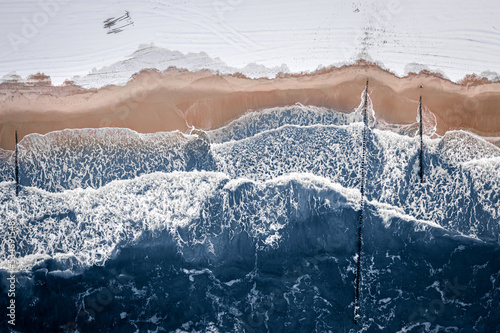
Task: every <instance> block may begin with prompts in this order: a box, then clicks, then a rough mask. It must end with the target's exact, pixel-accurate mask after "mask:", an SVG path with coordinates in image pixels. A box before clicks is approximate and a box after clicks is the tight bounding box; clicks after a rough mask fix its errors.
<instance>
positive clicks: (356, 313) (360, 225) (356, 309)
mask: <svg viewBox="0 0 500 333" xmlns="http://www.w3.org/2000/svg"><path fill="white" fill-rule="evenodd" d="M364 99H365V101H364V105H363V152H362V159H361V188H360V192H361V210H360V212H359V223H358V262H357V266H356V294H355V299H354V323H355V324H356V325H357V324H358V317H359V285H360V282H361V243H362V240H361V237H362V232H363V208H364V201H365V163H366V130H367V127H368V115H367V108H368V80H366V87H365V98H364Z"/></svg>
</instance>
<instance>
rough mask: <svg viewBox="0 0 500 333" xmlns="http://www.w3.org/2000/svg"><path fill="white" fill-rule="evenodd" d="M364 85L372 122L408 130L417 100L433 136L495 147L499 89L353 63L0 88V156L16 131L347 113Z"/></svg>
mask: <svg viewBox="0 0 500 333" xmlns="http://www.w3.org/2000/svg"><path fill="white" fill-rule="evenodd" d="M367 79H368V80H369V87H370V88H369V92H370V97H371V99H372V101H373V107H374V110H375V113H376V116H377V117H378V118H380V119H383V120H385V121H387V122H389V123H394V124H410V123H414V122H415V119H416V116H417V108H418V100H419V96H420V95H422V98H423V103H424V105H425V106H426V107H427V108H429V109H430V111H431V112H433V113H434V115H435V116H436V118H437V133H438V134H441V135H442V134H444V133H445V132H446V131H448V130H455V129H463V130H467V131H470V132H473V133H476V134H478V135H481V136H484V137H488V138H491V139H492V141H495V139H494V138H496V137H500V83H488V82H483V81H481V80H475V79H473V78H472V79H468V80H464V81H463V82H461V84H456V83H453V82H451V81H449V80H446V79H443V78H441V77H439V76H437V75H435V74H431V73H420V74H418V75H417V74H412V75H410V76H408V77H404V78H398V77H396V76H395V75H393V74H392V73H390V72H387V71H385V70H383V69H381V68H380V67H377V66H376V65H373V64H367V63H364V62H360V63H358V64H355V65H350V66H344V67H341V68H330V69H325V70H322V71H318V72H315V73H310V74H294V75H284V76H282V77H278V78H275V79H249V78H246V77H244V76H243V75H225V76H221V75H215V74H212V73H211V72H209V71H201V72H194V73H193V72H189V71H186V70H179V69H169V70H167V71H165V72H163V73H161V72H158V71H155V70H144V71H142V72H141V73H139V74H136V75H134V76H133V78H132V79H131V80H130V81H129V82H128V83H127V84H126V85H125V86H107V87H104V88H101V89H92V90H86V89H83V88H80V87H77V86H73V85H71V84H67V85H65V86H55V87H54V86H52V85H51V84H50V83H47V82H43V83H42V82H40V83H37V82H31V83H30V84H29V85H27V84H24V83H23V84H20V83H13V82H11V83H2V84H0V147H1V148H3V149H12V148H13V147H14V131H15V130H16V129H17V130H18V134H19V138H20V139H21V138H22V137H23V136H25V135H27V134H30V133H41V134H44V133H47V132H50V131H54V130H61V129H65V128H99V127H126V128H130V129H133V130H135V131H137V132H141V133H152V132H158V131H171V130H176V129H178V130H180V131H185V130H187V128H188V125H189V126H191V125H192V126H195V127H196V128H201V129H213V128H217V127H220V126H222V125H224V124H226V123H228V122H229V121H231V120H233V119H235V118H237V117H239V116H240V115H242V114H244V113H245V112H247V111H249V110H258V109H262V108H270V107H278V106H287V105H293V104H295V103H301V104H304V105H314V106H320V107H328V108H332V109H336V110H339V111H343V112H352V111H353V110H354V109H355V108H356V107H357V106H358V105H359V104H360V101H361V94H362V92H363V90H364V88H365V84H366V80H367ZM420 86H422V88H420ZM497 142H498V141H497Z"/></svg>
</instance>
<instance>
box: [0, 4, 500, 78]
mask: <svg viewBox="0 0 500 333" xmlns="http://www.w3.org/2000/svg"><path fill="white" fill-rule="evenodd" d="M125 11H128V12H129V13H130V21H132V22H133V25H130V26H128V27H124V28H123V31H122V32H120V33H117V34H107V32H108V31H109V29H107V28H105V27H104V24H103V21H104V20H106V19H108V18H110V17H118V16H121V15H123V14H124V13H125ZM499 13H500V2H498V1H495V0H485V1H481V2H473V1H464V0H457V1H453V0H446V1H432V0H420V1H411V0H384V1H380V0H368V1H361V0H355V1H345V0H343V1H323V0H313V1H291V0H287V1H284V0H281V1H278V0H276V1H264V0H254V1H249V0H218V1H202V0H193V1H181V0H171V1H159V0H144V1H134V0H122V1H116V0H3V1H2V2H0V31H2V32H3V33H2V34H0V77H2V76H4V75H7V74H9V76H12V74H13V73H12V72H13V71H15V72H16V73H17V74H18V75H21V76H22V77H26V76H27V75H29V74H33V73H35V72H38V71H41V72H44V73H45V74H47V75H50V76H51V77H52V82H53V83H54V84H61V83H62V82H63V81H64V80H65V79H68V78H72V77H73V76H75V75H79V76H80V78H79V79H78V78H77V79H76V80H77V81H80V82H81V83H82V84H84V85H85V86H95V87H98V86H102V85H106V84H109V83H114V84H124V83H126V81H127V80H128V79H129V78H130V74H131V73H134V72H136V71H138V70H140V69H142V68H158V69H164V68H168V67H169V66H178V67H185V68H187V69H191V70H198V69H201V68H208V69H210V70H213V71H214V72H216V71H220V72H222V73H226V72H235V71H238V72H243V73H245V74H247V75H249V76H251V77H260V76H266V77H273V76H275V75H276V74H277V73H279V72H287V71H290V72H301V71H312V70H315V69H317V68H319V67H323V66H328V65H332V64H334V65H340V64H345V63H351V62H353V61H355V60H356V59H359V58H364V59H371V60H373V61H375V62H379V63H381V64H382V65H383V66H384V67H386V68H388V69H390V70H391V71H393V72H394V73H396V74H397V75H404V74H406V73H407V72H410V71H419V70H421V69H428V70H431V71H436V72H440V73H443V74H444V75H445V76H446V77H449V78H450V79H451V80H454V81H457V80H460V79H461V78H463V76H464V75H465V74H470V73H477V74H481V75H483V76H485V77H488V78H490V79H493V80H498V78H499V75H498V73H499V72H500V38H499V36H500V24H499V23H498V16H499ZM150 43H154V45H156V47H153V48H152V47H151V44H150ZM139 45H143V46H141V47H140V48H139V49H138V46H139ZM144 45H148V47H146V48H144ZM205 52H206V53H205ZM93 69H94V70H93ZM89 73H90V74H91V75H89V76H88V77H84V76H86V75H88V74H89Z"/></svg>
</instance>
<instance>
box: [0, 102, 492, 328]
mask: <svg viewBox="0 0 500 333" xmlns="http://www.w3.org/2000/svg"><path fill="white" fill-rule="evenodd" d="M415 114H417V112H415ZM368 118H369V119H368V120H369V121H368V127H367V128H366V133H365V134H366V135H365V141H366V142H365V147H366V156H365V160H364V163H363V152H362V147H363V142H362V140H363V134H362V133H363V127H364V123H363V121H362V114H361V108H359V109H358V110H357V111H356V112H354V113H351V114H343V113H340V112H336V111H334V110H328V109H324V108H316V107H311V106H302V105H294V106H290V107H285V108H274V109H268V110H262V111H259V112H251V113H248V114H246V115H244V116H242V117H241V118H239V119H237V120H235V121H233V122H231V123H229V124H228V125H226V126H224V127H222V128H219V129H217V130H212V131H201V130H197V129H193V130H192V131H191V133H190V134H184V133H180V132H163V133H154V134H139V133H136V132H134V131H131V130H128V129H120V128H103V129H80V130H76V129H73V130H64V131H58V132H51V133H48V134H46V135H38V134H30V135H28V136H26V137H25V138H24V139H23V140H22V141H21V142H20V143H19V145H18V150H19V167H20V185H21V186H20V190H19V196H18V197H17V198H16V196H15V182H14V154H13V152H10V151H1V154H0V181H1V182H0V202H1V205H0V216H1V220H2V221H5V222H8V221H15V223H16V228H17V229H16V230H17V231H18V234H17V239H16V241H17V250H18V252H19V253H18V258H17V260H16V262H15V264H16V268H15V269H14V270H13V272H14V273H15V274H16V277H17V280H18V283H17V289H16V305H17V306H16V326H15V327H13V326H10V325H8V324H7V322H6V319H5V318H2V319H1V321H0V323H1V326H2V327H1V329H2V330H3V331H6V330H7V329H8V330H10V331H11V332H14V330H12V329H15V331H16V332H499V331H500V306H499V304H500V232H499V231H500V191H499V188H500V149H499V148H498V147H495V146H494V145H492V144H490V143H488V142H486V141H484V140H483V139H481V138H479V137H477V136H475V135H473V134H470V133H467V132H464V131H450V132H448V133H446V134H445V135H444V136H442V137H439V136H437V135H436V134H434V133H433V127H432V119H431V118H432V117H428V116H427V117H426V118H425V119H426V122H425V125H426V126H425V127H426V132H425V135H424V136H423V144H424V151H423V167H424V169H423V173H424V182H423V183H421V182H420V176H419V172H420V160H419V156H420V136H419V135H418V123H417V119H416V121H415V124H413V125H406V126H394V125H388V124H384V123H383V122H381V121H379V120H377V119H375V118H374V117H373V114H372V113H371V112H370V114H369V117H368ZM429 119H431V120H429ZM363 167H364V172H365V181H364V198H362V197H361V192H360V188H361V174H362V170H361V168H363ZM362 201H363V204H361V203H362ZM361 209H363V219H362V226H363V229H362V247H361V265H360V272H361V279H360V294H359V319H358V323H357V324H355V323H354V320H353V319H354V308H355V279H356V266H357V259H358V226H359V216H360V210H361ZM7 231H8V230H7V223H2V224H1V225H0V233H2V234H6V233H7ZM7 255H8V248H7V238H5V237H2V238H1V239H0V273H1V275H2V276H1V280H2V294H1V296H0V305H1V306H2V308H5V307H6V306H7V303H8V302H9V299H8V298H7V293H6V290H7V288H8V286H7V282H6V281H7V280H6V278H7V277H8V276H10V273H9V272H7V268H8V266H7V265H8V264H9V260H8V259H7ZM2 313H3V312H2Z"/></svg>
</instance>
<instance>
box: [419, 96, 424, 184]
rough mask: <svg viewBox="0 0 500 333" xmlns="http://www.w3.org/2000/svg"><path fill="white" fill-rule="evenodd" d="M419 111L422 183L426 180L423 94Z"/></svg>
mask: <svg viewBox="0 0 500 333" xmlns="http://www.w3.org/2000/svg"><path fill="white" fill-rule="evenodd" d="M418 111H419V114H420V183H423V182H424V140H423V134H424V133H423V132H424V131H423V124H422V122H423V117H422V96H420V103H419V104H418Z"/></svg>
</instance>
